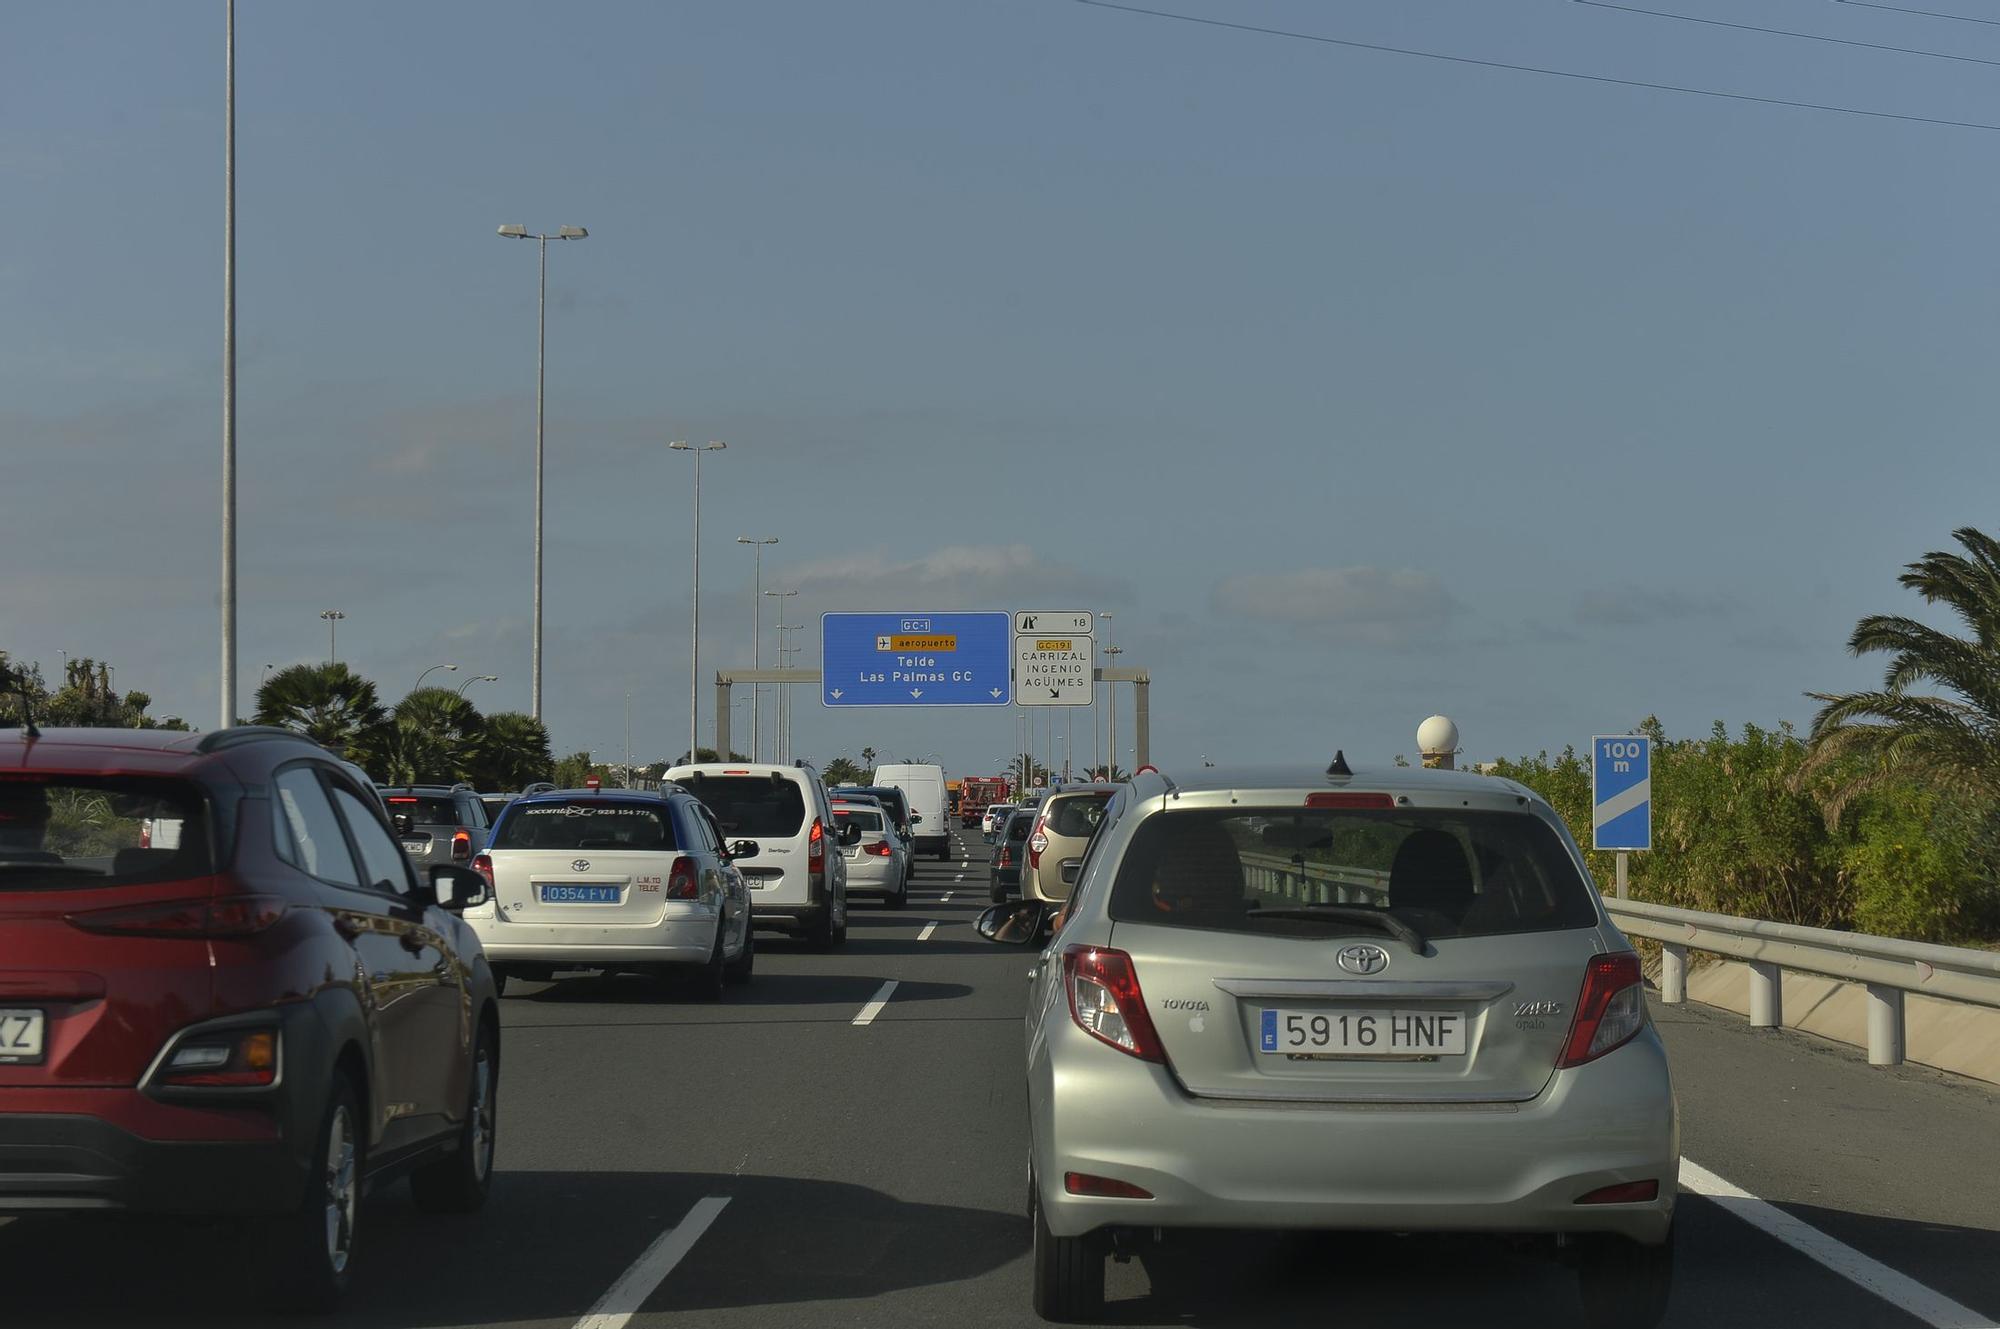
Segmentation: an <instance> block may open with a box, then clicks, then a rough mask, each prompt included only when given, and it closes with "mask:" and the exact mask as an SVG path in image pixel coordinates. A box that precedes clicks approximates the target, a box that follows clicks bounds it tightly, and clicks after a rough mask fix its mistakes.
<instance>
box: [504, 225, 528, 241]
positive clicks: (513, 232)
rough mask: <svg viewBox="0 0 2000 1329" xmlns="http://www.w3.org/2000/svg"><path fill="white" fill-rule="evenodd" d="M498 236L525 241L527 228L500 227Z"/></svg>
mask: <svg viewBox="0 0 2000 1329" xmlns="http://www.w3.org/2000/svg"><path fill="white" fill-rule="evenodd" d="M500 234H502V235H504V236H506V237H507V238H508V239H509V240H525V239H527V238H528V228H527V227H525V226H502V227H501V228H500Z"/></svg>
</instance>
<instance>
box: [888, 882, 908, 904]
mask: <svg viewBox="0 0 2000 1329" xmlns="http://www.w3.org/2000/svg"><path fill="white" fill-rule="evenodd" d="M909 902H910V883H909V879H908V878H905V879H904V880H903V884H902V885H900V886H898V887H897V888H896V893H895V894H894V895H885V896H883V897H882V907H883V908H885V909H901V908H902V907H903V906H905V905H907V904H909Z"/></svg>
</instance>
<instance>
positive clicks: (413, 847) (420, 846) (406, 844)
mask: <svg viewBox="0 0 2000 1329" xmlns="http://www.w3.org/2000/svg"><path fill="white" fill-rule="evenodd" d="M430 847H431V842H430V841H429V840H405V841H403V852H404V853H406V854H424V853H429V852H430Z"/></svg>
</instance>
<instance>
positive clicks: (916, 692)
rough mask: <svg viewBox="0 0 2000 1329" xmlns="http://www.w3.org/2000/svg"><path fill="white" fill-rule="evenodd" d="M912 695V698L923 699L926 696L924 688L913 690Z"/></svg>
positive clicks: (911, 690)
mask: <svg viewBox="0 0 2000 1329" xmlns="http://www.w3.org/2000/svg"><path fill="white" fill-rule="evenodd" d="M910 695H911V696H912V697H921V696H923V695H924V690H923V689H922V688H911V689H910Z"/></svg>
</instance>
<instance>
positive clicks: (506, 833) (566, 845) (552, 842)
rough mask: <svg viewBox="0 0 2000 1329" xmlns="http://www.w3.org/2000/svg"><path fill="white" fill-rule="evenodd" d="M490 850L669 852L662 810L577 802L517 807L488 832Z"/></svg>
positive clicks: (672, 844) (670, 837)
mask: <svg viewBox="0 0 2000 1329" xmlns="http://www.w3.org/2000/svg"><path fill="white" fill-rule="evenodd" d="M492 847H493V848H495V849H560V850H564V851H568V850H572V849H600V850H605V849H674V848H678V843H677V841H676V838H675V836H674V826H673V821H672V819H671V818H669V817H668V816H667V812H666V809H665V808H664V807H652V806H649V805H647V804H644V803H620V802H613V801H611V800H608V799H604V800H600V799H591V798H576V799H568V800H565V801H563V802H555V803H517V804H515V805H514V806H513V807H510V808H509V809H507V815H506V816H504V817H502V818H501V819H500V825H499V826H498V827H497V828H496V829H495V830H494V832H493V845H492Z"/></svg>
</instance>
